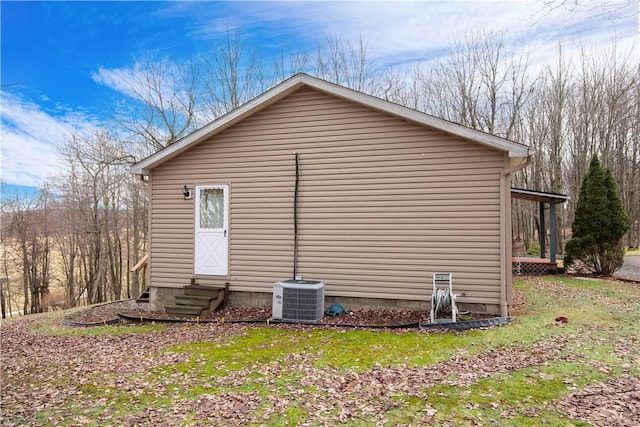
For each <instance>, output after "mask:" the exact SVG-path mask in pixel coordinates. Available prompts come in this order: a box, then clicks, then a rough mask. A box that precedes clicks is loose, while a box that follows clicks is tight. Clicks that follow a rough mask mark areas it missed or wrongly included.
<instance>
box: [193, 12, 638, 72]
mask: <svg viewBox="0 0 640 427" xmlns="http://www.w3.org/2000/svg"><path fill="white" fill-rule="evenodd" d="M558 3H559V6H558V5H556V4H554V3H551V4H552V6H553V7H548V8H546V9H545V3H544V2H540V1H537V0H529V1H478V0H475V1H422V2H403V1H395V2H391V1H373V2H360V1H348V2H284V3H275V4H274V3H270V2H266V3H262V2H257V3H236V4H234V3H230V4H226V7H228V8H229V9H228V11H227V12H228V14H229V15H231V16H234V21H233V22H237V25H238V28H239V29H240V31H241V32H243V33H244V32H247V31H252V32H255V34H258V35H259V36H260V37H261V40H260V43H266V42H268V41H269V40H267V39H273V40H277V39H278V38H281V39H282V38H288V39H289V40H290V41H292V43H294V44H293V47H295V44H296V43H297V44H298V45H302V46H304V45H306V46H313V45H314V44H315V42H316V41H322V37H323V36H324V35H337V36H338V37H339V38H341V39H344V40H352V41H356V40H359V39H362V40H363V41H364V42H366V44H367V47H368V51H369V56H370V58H371V59H373V60H375V62H376V63H377V64H378V65H381V66H385V65H392V64H404V63H408V62H421V61H425V60H428V59H430V58H433V57H438V56H441V55H445V54H446V53H447V49H448V48H449V47H450V46H451V44H452V43H453V42H454V41H455V40H460V39H462V38H464V36H465V35H467V34H469V33H470V32H473V31H482V32H494V33H496V34H498V35H500V36H502V37H503V39H504V41H505V44H506V45H507V47H508V48H522V49H525V50H529V51H530V52H531V53H532V55H531V56H532V61H533V60H536V61H543V62H545V61H546V60H551V61H553V60H552V59H551V58H552V57H555V56H556V54H557V51H558V43H559V42H562V43H563V44H565V45H566V46H565V52H567V51H568V50H569V49H570V48H571V49H572V50H574V51H575V50H576V49H577V47H576V46H579V45H580V44H583V43H586V44H588V45H592V46H595V45H597V46H599V47H601V48H602V47H606V46H610V45H612V44H613V43H614V40H615V43H616V44H617V45H618V47H621V48H623V49H626V50H629V49H630V47H631V46H632V45H633V43H634V42H636V41H637V39H638V32H639V30H640V28H639V26H638V25H639V22H638V17H639V15H640V12H639V10H638V3H637V2H633V1H630V0H618V1H616V0H603V1H577V2H574V1H571V2H566V6H565V5H564V4H563V3H562V2H558ZM555 6H557V7H555ZM197 12H198V14H199V18H202V19H201V20H200V22H201V23H202V24H201V26H200V27H199V28H198V29H196V30H194V31H193V33H192V34H193V35H199V36H202V37H207V38H217V37H220V36H221V35H222V34H223V33H224V31H226V28H228V27H229V26H230V27H232V28H233V22H231V21H229V20H227V19H225V18H220V16H219V15H216V16H215V17H214V18H211V19H210V20H206V19H205V18H203V17H202V14H203V13H204V12H203V10H202V9H200V8H198V9H197ZM225 25H226V26H225ZM635 49H636V52H637V49H638V46H636V47H635ZM537 52H543V53H544V54H540V55H536V53H537ZM549 53H552V54H553V55H552V57H549V56H548V55H549ZM534 65H535V64H534ZM538 66H539V64H538Z"/></svg>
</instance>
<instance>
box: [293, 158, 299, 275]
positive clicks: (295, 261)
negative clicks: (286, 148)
mask: <svg viewBox="0 0 640 427" xmlns="http://www.w3.org/2000/svg"><path fill="white" fill-rule="evenodd" d="M294 154H295V156H296V186H295V190H294V193H293V278H292V279H293V280H296V266H297V264H298V183H299V181H300V155H299V154H298V152H295V153H294Z"/></svg>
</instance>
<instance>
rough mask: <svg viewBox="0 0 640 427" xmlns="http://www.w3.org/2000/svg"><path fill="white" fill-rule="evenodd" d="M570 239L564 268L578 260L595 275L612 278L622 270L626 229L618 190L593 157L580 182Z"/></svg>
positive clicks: (625, 218) (627, 220)
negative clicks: (610, 276) (614, 273)
mask: <svg viewBox="0 0 640 427" xmlns="http://www.w3.org/2000/svg"><path fill="white" fill-rule="evenodd" d="M571 228H572V231H573V237H572V239H571V240H569V241H568V242H567V245H566V247H565V264H566V265H567V266H569V265H571V264H573V263H575V261H577V260H580V261H582V262H583V263H584V264H586V265H587V266H588V267H590V268H592V269H593V271H595V272H596V273H598V274H603V275H606V276H609V275H611V274H612V273H613V272H614V271H616V270H617V269H618V268H620V266H622V261H623V256H624V248H623V247H622V244H621V240H622V237H623V236H624V234H625V233H626V232H627V230H628V229H629V218H628V216H627V214H626V212H625V211H624V208H623V206H622V200H621V198H620V190H619V188H618V186H617V184H616V182H615V180H614V179H613V176H612V175H611V172H610V171H609V170H606V171H605V170H604V169H603V168H602V166H601V165H600V161H599V160H598V157H597V156H596V155H594V156H593V157H592V158H591V163H590V164H589V170H588V171H587V173H586V174H585V176H584V177H583V178H582V183H581V184H580V193H579V194H578V203H577V206H576V214H575V219H574V221H573V224H572V227H571Z"/></svg>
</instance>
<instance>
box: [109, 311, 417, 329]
mask: <svg viewBox="0 0 640 427" xmlns="http://www.w3.org/2000/svg"><path fill="white" fill-rule="evenodd" d="M118 317H119V318H120V319H122V320H126V321H127V322H138V323H145V322H158V323H193V324H199V323H219V324H225V323H232V324H237V323H264V324H265V325H279V324H282V325H302V326H325V327H326V326H333V327H338V328H365V329H409V328H417V327H418V326H419V325H420V323H419V322H415V323H406V324H400V325H355V324H351V323H317V322H295V321H287V320H274V319H239V320H225V321H224V322H221V321H220V320H217V319H203V320H200V319H166V318H162V317H144V316H129V315H127V314H123V313H118Z"/></svg>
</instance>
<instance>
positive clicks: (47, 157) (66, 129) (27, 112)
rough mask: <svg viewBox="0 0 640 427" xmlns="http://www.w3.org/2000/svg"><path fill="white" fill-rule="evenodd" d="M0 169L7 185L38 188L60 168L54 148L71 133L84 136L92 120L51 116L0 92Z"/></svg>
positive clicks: (71, 114)
mask: <svg viewBox="0 0 640 427" xmlns="http://www.w3.org/2000/svg"><path fill="white" fill-rule="evenodd" d="M0 96H1V97H2V107H1V110H0V115H1V116H2V130H1V135H2V139H1V141H2V144H1V147H0V164H1V165H0V169H1V170H2V180H3V182H5V183H7V184H16V185H24V186H40V185H42V184H43V183H44V181H45V180H46V179H47V178H48V177H50V176H52V175H53V174H56V173H60V172H61V171H62V169H63V168H64V166H63V164H62V163H61V159H60V154H59V152H58V149H57V147H58V146H59V144H61V143H62V142H63V141H64V140H65V139H66V138H68V137H69V136H70V135H72V134H73V133H77V134H81V135H86V134H88V133H89V132H90V131H91V129H92V128H93V126H94V124H93V123H92V121H91V120H90V119H89V118H88V117H86V116H85V115H83V114H81V113H73V112H72V113H66V114H64V115H61V116H53V115H51V114H49V113H48V112H46V111H44V110H43V109H42V108H41V107H40V106H39V105H37V104H34V103H33V102H30V101H27V100H24V99H22V98H21V97H19V96H17V95H15V94H12V93H9V92H6V91H2V92H1V93H0Z"/></svg>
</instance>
